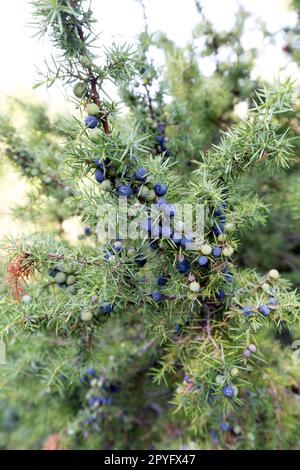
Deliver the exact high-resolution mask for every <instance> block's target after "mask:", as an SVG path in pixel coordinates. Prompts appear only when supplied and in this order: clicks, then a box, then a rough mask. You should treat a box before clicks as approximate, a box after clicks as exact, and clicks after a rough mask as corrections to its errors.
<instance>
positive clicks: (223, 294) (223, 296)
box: [217, 289, 226, 300]
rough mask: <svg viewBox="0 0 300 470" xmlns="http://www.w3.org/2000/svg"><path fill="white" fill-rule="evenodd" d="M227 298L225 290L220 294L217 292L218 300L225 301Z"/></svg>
mask: <svg viewBox="0 0 300 470" xmlns="http://www.w3.org/2000/svg"><path fill="white" fill-rule="evenodd" d="M225 297H226V293H225V291H224V290H223V289H219V290H218V292H217V298H218V299H219V300H224V299H225Z"/></svg>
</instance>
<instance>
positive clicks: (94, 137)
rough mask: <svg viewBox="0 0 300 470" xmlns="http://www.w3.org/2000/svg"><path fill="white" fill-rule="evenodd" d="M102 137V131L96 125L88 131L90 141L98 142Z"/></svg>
mask: <svg viewBox="0 0 300 470" xmlns="http://www.w3.org/2000/svg"><path fill="white" fill-rule="evenodd" d="M101 137H102V133H101V131H100V129H99V128H98V127H95V129H91V130H90V132H89V138H90V139H91V141H92V142H95V143H99V140H100V139H101Z"/></svg>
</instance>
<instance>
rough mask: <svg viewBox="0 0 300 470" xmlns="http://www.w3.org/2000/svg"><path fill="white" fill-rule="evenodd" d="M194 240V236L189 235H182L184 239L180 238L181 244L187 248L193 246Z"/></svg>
mask: <svg viewBox="0 0 300 470" xmlns="http://www.w3.org/2000/svg"><path fill="white" fill-rule="evenodd" d="M192 242H193V238H192V237H189V236H186V237H182V239H181V240H180V244H181V245H182V246H183V247H184V248H185V249H187V250H188V249H189V247H190V246H191V244H192Z"/></svg>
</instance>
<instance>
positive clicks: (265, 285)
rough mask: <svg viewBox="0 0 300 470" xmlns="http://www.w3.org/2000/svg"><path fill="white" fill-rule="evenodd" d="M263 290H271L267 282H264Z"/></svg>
mask: <svg viewBox="0 0 300 470" xmlns="http://www.w3.org/2000/svg"><path fill="white" fill-rule="evenodd" d="M261 288H262V290H264V291H268V290H269V289H270V284H268V283H267V282H264V283H263V284H262V286H261Z"/></svg>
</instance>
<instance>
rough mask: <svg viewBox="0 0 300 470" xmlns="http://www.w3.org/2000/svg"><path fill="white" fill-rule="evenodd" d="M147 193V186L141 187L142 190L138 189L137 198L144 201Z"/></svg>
mask: <svg viewBox="0 0 300 470" xmlns="http://www.w3.org/2000/svg"><path fill="white" fill-rule="evenodd" d="M149 191H150V190H149V188H148V187H147V186H142V188H141V189H140V191H139V193H138V197H142V198H143V199H145V197H146V196H147V194H148V193H149Z"/></svg>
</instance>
